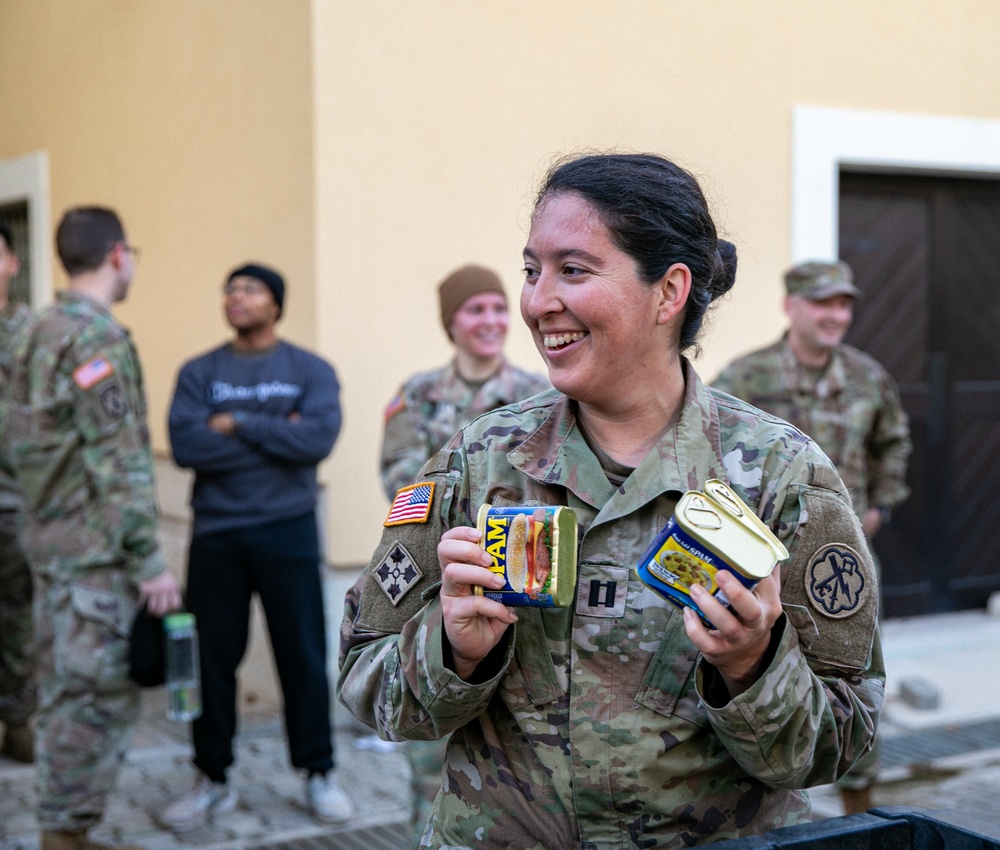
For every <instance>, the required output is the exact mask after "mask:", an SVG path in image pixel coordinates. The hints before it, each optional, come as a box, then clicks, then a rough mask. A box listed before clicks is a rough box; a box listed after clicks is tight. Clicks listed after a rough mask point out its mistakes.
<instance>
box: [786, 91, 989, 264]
mask: <svg viewBox="0 0 1000 850" xmlns="http://www.w3.org/2000/svg"><path fill="white" fill-rule="evenodd" d="M842 166H854V167H858V168H864V169H870V170H873V171H886V172H892V171H901V172H905V173H910V174H912V173H919V174H947V175H952V176H977V175H979V176H984V177H986V176H989V177H997V176H998V175H1000V121H981V120H975V119H971V118H953V117H947V116H939V115H911V114H903V113H898V112H869V111H864V110H857V109H830V108H825V107H818V106H797V107H795V110H794V113H793V116H792V262H793V263H797V262H801V261H803V260H808V259H814V258H815V259H829V258H834V257H836V256H837V252H838V238H837V233H838V229H839V225H838V215H839V192H840V169H841V167H842Z"/></svg>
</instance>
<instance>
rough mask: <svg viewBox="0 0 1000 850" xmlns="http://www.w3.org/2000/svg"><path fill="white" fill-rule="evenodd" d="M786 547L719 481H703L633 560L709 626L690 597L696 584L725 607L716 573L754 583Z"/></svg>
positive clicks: (649, 580) (645, 578) (646, 577)
mask: <svg viewBox="0 0 1000 850" xmlns="http://www.w3.org/2000/svg"><path fill="white" fill-rule="evenodd" d="M787 557H788V550H787V549H785V546H784V544H782V542H781V541H780V540H778V538H777V537H775V536H774V534H773V532H772V531H771V529H769V528H768V527H767V526H766V525H764V523H763V522H762V521H761V520H760V518H759V517H758V516H757V515H756V514H755V513H754V512H753V511H752V510H750V508H749V507H748V506H747V504H746V503H745V502H744V501H743V500H742V499H740V497H739V496H737V495H736V493H734V492H733V491H732V490H731V489H730V488H729V487H728V486H727V485H726V484H725V483H724V482H722V481H719V480H718V479H716V478H713V479H711V480H710V481H706V482H705V486H704V487H703V488H702V490H689V491H688V492H687V493H685V494H684V495H683V496H682V497H681V499H680V501H679V502H678V503H677V508H676V509H675V510H674V515H673V516H672V517H671V518H670V519H669V520H668V521H667V524H666V525H665V526H664V527H663V530H662V531H660V533H659V534H657V535H656V538H655V539H654V540H653V542H652V543H651V544H650V545H649V548H648V549H647V550H646V552H645V553H644V554H643V556H642V558H640V559H639V562H638V564H636V572H637V573H638V576H639V580H640V581H642V583H643V584H645V585H646V586H647V587H649V588H651V589H652V590H654V591H656V592H657V593H658V594H659V595H660V596H662V597H663V598H664V599H666V600H668V601H669V602H672V603H673V604H674V605H677V606H678V607H687V608H692V609H693V610H694V611H695V612H696V613H697V614H698V616H699V617H701V619H702V621H703V622H704V623H705V624H706V625H707V626H709V627H711V626H712V624H711V622H710V621H709V620H708V618H707V617H706V616H705V615H704V613H703V612H702V610H701V609H700V608H699V607H698V605H697V604H695V601H694V600H693V599H692V598H691V587H692V586H693V585H695V584H700V585H701V586H702V587H704V588H705V589H706V590H707V591H708V592H709V593H711V594H712V595H713V596H714V597H715V598H716V599H717V600H718V601H719V602H721V603H722V605H724V606H725V607H726V608H730V609H731V608H732V606H731V604H730V602H729V599H728V598H727V597H726V595H725V593H723V592H722V590H721V589H720V588H719V585H718V583H717V582H716V579H715V576H716V574H717V573H718V572H719V571H720V570H727V571H728V572H730V573H732V574H733V575H734V576H736V577H737V578H738V579H739V580H740V581H741V582H742V583H743V585H744V586H746V587H749V588H753V587H754V586H756V584H757V582H758V581H760V580H761V579H762V578H765V577H766V576H768V575H770V574H771V571H772V570H773V569H774V568H775V566H776V565H777V564H778V563H779V562H780V561H783V560H785V559H786V558H787Z"/></svg>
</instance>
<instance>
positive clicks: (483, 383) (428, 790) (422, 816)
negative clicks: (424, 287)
mask: <svg viewBox="0 0 1000 850" xmlns="http://www.w3.org/2000/svg"><path fill="white" fill-rule="evenodd" d="M438 297H439V300H440V305H441V324H442V326H443V327H444V330H445V333H447V334H448V339H449V340H451V342H452V345H453V346H454V348H455V356H454V358H453V359H452V361H451V363H449V364H448V365H447V366H445V367H443V368H441V369H435V370H434V371H432V372H424V373H422V374H419V375H415V376H413V377H412V378H410V379H409V380H408V381H407V382H406V383H405V384H403V386H402V387H401V388H400V390H399V392H398V393H397V394H396V396H395V398H393V400H392V401H391V402H390V403H389V406H388V407H387V408H386V410H385V431H384V434H383V437H382V458H381V475H382V485H383V487H384V488H385V493H386V496H388V497H389V499H390V501H391V500H392V499H393V497H394V496H395V495H396V492H397V491H398V490H399V489H400V488H401V487H404V486H406V485H408V484H410V483H412V482H413V480H414V479H415V478H416V477H417V474H418V473H419V472H420V468H421V467H422V466H423V465H424V463H425V462H426V461H427V460H428V459H429V458H430V457H432V456H433V455H434V454H436V453H437V451H438V450H439V449H441V448H442V447H443V446H444V444H445V443H446V442H448V440H449V439H450V438H451V436H452V434H454V433H455V432H456V431H458V430H459V429H460V428H463V427H464V426H466V425H468V424H469V423H470V422H471V421H472V420H473V419H475V418H476V417H477V416H479V415H481V414H483V413H486V412H487V411H490V410H493V409H494V408H496V407H503V406H504V405H506V404H510V403H511V402H515V401H520V400H521V399H524V398H528V396H532V395H534V394H535V393H538V392H541V391H542V390H546V389H549V386H550V385H549V382H548V379H547V378H545V377H544V376H542V375H538V374H530V373H528V372H525V371H524V370H523V369H518V368H517V367H516V366H512V365H511V364H510V363H508V362H507V360H506V359H505V358H504V356H503V345H504V341H505V340H506V338H507V321H508V315H507V296H506V294H505V293H504V289H503V284H502V283H501V281H500V278H499V277H498V276H497V274H496V272H494V271H492V270H491V269H487V268H484V267H482V266H476V265H467V266H462V267H461V268H459V269H456V270H455V271H453V272H452V273H451V274H449V275H448V276H447V277H446V278H445V279H444V280H443V281H441V283H440V284H439V285H438ZM446 746H447V740H444V741H427V742H410V743H407V745H406V755H407V757H408V759H409V761H410V766H411V768H412V776H413V780H412V792H413V818H412V820H413V828H414V832H415V834H416V835H419V833H420V831H421V830H422V828H423V824H424V822H425V821H426V819H427V815H428V814H429V812H430V804H431V802H432V801H433V799H434V795H435V794H436V793H437V790H438V788H439V787H440V785H441V765H442V763H443V760H444V751H445V748H446Z"/></svg>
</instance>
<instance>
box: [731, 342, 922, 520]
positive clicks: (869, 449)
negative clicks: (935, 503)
mask: <svg viewBox="0 0 1000 850" xmlns="http://www.w3.org/2000/svg"><path fill="white" fill-rule="evenodd" d="M713 386H715V388H716V389H720V390H722V391H723V392H727V393H729V394H730V395H734V396H736V397H737V398H742V399H745V400H746V401H749V402H750V403H751V404H753V405H755V406H756V407H759V408H761V409H762V410H766V411H767V412H768V413H772V414H774V415H775V416H778V417H780V418H782V419H784V420H785V421H787V422H791V423H792V424H793V425H794V426H795V427H796V428H799V429H801V430H802V431H804V432H805V433H806V434H808V435H809V436H810V437H812V438H813V439H814V440H815V441H816V442H817V443H819V445H820V448H821V449H823V451H824V452H826V454H827V456H828V457H829V458H830V460H832V461H833V464H834V466H836V467H837V471H838V472H839V473H840V476H841V478H843V480H844V484H845V485H846V486H847V489H848V491H849V492H850V494H851V499H852V501H853V503H854V509H855V511H856V512H857V514H858V516H863V515H864V513H865V511H866V510H867V509H868V508H869V507H876V508H893V507H895V506H896V505H898V504H900V503H902V502H903V501H904V500H905V499H906V497H907V496H908V495H909V492H910V491H909V488H908V487H907V486H906V464H907V460H908V459H909V456H910V449H911V445H910V432H909V427H908V425H907V419H906V414H905V413H904V412H903V405H902V402H901V401H900V398H899V390H898V389H897V388H896V383H895V381H893V379H892V377H891V376H890V375H889V373H888V372H886V370H885V369H884V368H883V367H882V366H881V364H879V363H878V362H877V361H876V360H874V359H873V358H872V357H870V356H869V355H867V354H865V353H864V352H863V351H859V350H858V349H856V348H852V347H851V346H849V345H841V346H839V347H838V348H837V349H836V350H835V351H834V352H833V359H832V360H831V361H830V364H829V366H827V368H826V369H825V370H824V371H823V373H822V375H821V376H820V378H819V380H817V379H816V378H815V376H814V375H810V374H809V371H808V370H807V369H805V368H803V367H802V366H801V365H800V364H799V362H798V360H796V358H795V355H794V354H793V353H792V349H791V348H790V347H789V345H788V337H787V334H786V336H785V337H783V338H782V339H780V340H779V341H778V342H776V343H774V344H773V345H770V346H768V347H767V348H762V349H761V350H759V351H755V352H753V353H751V354H748V355H746V356H745V357H741V358H740V359H739V360H736V361H734V362H733V363H731V364H730V365H729V366H727V367H726V368H725V369H724V370H723V371H722V373H721V374H720V375H719V377H718V378H716V379H715V382H714V384H713Z"/></svg>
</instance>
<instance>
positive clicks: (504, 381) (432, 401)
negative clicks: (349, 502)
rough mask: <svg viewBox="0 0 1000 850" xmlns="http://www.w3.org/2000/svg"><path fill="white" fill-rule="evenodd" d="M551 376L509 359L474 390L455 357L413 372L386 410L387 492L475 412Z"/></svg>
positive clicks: (541, 385)
mask: <svg viewBox="0 0 1000 850" xmlns="http://www.w3.org/2000/svg"><path fill="white" fill-rule="evenodd" d="M549 386H550V384H549V382H548V379H547V378H544V377H543V376H542V375H534V374H532V373H530V372H525V371H524V370H523V369H519V368H517V367H516V366H512V365H511V364H510V363H508V362H507V361H506V360H504V361H503V365H501V367H500V371H499V372H497V373H496V374H495V375H493V376H492V377H491V378H490V379H489V380H487V381H486V383H485V384H483V385H482V386H481V387H480V388H479V389H478V390H476V391H473V390H472V388H471V387H469V385H468V384H467V383H465V381H463V380H462V379H461V377H459V375H458V372H457V371H456V369H455V364H454V363H452V364H450V365H448V366H446V367H445V368H443V369H437V370H435V371H433V372H424V373H422V374H420V375H414V376H413V377H412V378H410V379H409V380H408V381H407V382H406V383H405V384H404V385H403V386H402V387H401V388H400V390H399V392H398V393H397V394H396V397H395V398H394V399H393V400H392V401H391V402H389V406H388V407H387V408H386V410H385V432H384V433H383V435H382V458H381V464H380V468H381V474H382V485H383V487H384V488H385V493H386V495H387V496H388V497H389V498H390V499H391V498H392V497H393V496H394V495H395V493H396V491H397V490H398V489H399V488H400V487H403V486H405V485H407V484H409V483H410V482H411V481H413V478H414V476H416V474H417V473H418V472H419V471H420V467H421V466H423V465H424V463H425V462H426V461H427V459H428V458H429V457H430V456H431V455H433V454H434V453H435V452H437V451H438V450H440V449H441V448H442V447H443V446H444V444H445V443H447V442H448V440H450V439H451V437H452V435H453V434H454V433H455V432H456V431H457V430H458V429H459V428H462V427H464V426H465V425H468V424H469V423H470V422H471V421H472V420H473V419H475V418H476V417H477V416H480V415H481V414H483V413H486V412H487V411H489V410H493V409H494V408H497V407H503V406H504V405H505V404H511V403H512V402H515V401H520V400H521V399H524V398H528V397H529V396H533V395H534V394H535V393H540V392H542V390H547V389H549Z"/></svg>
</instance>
